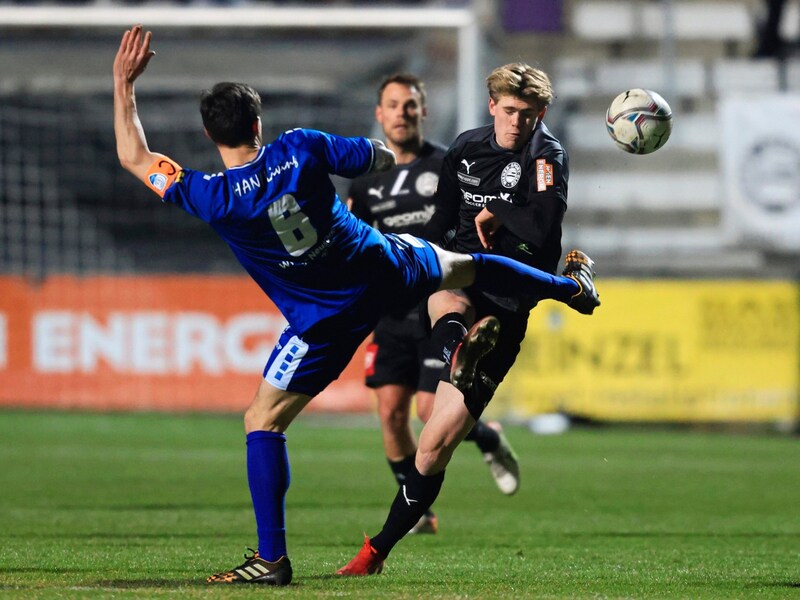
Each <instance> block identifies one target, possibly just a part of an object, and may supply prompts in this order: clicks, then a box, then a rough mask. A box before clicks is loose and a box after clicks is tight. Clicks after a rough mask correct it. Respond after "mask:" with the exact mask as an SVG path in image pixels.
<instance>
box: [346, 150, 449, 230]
mask: <svg viewBox="0 0 800 600" xmlns="http://www.w3.org/2000/svg"><path fill="white" fill-rule="evenodd" d="M445 152H446V150H445V148H444V147H442V146H439V145H436V144H432V143H431V142H424V143H423V145H422V150H421V152H420V154H419V156H418V157H417V158H416V159H415V160H414V161H412V162H410V163H408V164H405V165H397V166H396V167H395V168H393V169H390V170H389V171H385V172H383V173H372V174H369V175H364V176H362V177H359V178H358V179H356V180H354V181H353V183H352V185H351V186H350V193H349V194H348V195H349V197H350V199H351V200H352V206H351V207H350V210H351V211H353V214H354V215H356V216H357V217H359V218H360V219H362V220H363V221H366V222H367V223H369V224H370V225H372V226H373V227H375V229H378V230H379V231H382V232H384V233H410V234H411V235H415V236H422V232H423V229H424V227H425V225H426V223H427V222H428V221H429V220H430V218H431V217H432V216H433V214H434V212H435V210H434V209H435V204H434V193H435V192H436V186H437V184H438V182H439V171H440V169H441V166H442V160H443V159H444V155H445Z"/></svg>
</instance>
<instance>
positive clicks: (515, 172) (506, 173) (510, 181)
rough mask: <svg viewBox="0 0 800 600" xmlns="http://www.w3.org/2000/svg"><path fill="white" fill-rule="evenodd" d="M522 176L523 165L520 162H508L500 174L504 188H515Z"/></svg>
mask: <svg viewBox="0 0 800 600" xmlns="http://www.w3.org/2000/svg"><path fill="white" fill-rule="evenodd" d="M520 177H522V167H521V166H520V165H519V163H518V162H512V163H508V164H507V165H506V168H505V169H503V172H502V173H501V174H500V183H502V184H503V187H504V188H513V187H514V186H515V185H517V184H518V183H519V178H520Z"/></svg>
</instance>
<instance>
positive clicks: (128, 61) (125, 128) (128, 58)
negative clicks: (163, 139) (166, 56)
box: [113, 25, 165, 182]
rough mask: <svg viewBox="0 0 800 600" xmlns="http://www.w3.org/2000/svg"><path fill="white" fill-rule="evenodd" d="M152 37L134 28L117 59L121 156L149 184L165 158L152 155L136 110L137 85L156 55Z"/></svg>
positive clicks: (117, 130) (124, 39)
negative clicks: (157, 164)
mask: <svg viewBox="0 0 800 600" xmlns="http://www.w3.org/2000/svg"><path fill="white" fill-rule="evenodd" d="M151 37H152V34H151V33H150V32H149V31H148V32H146V33H145V32H143V30H142V26H141V25H134V26H133V27H132V28H131V29H130V30H128V31H126V32H125V33H124V34H123V36H122V41H121V42H120V45H119V50H117V56H116V58H115V59H114V69H113V71H114V134H115V135H116V138H117V156H118V157H119V162H120V164H122V166H123V167H125V169H127V170H128V171H130V172H131V173H133V174H134V175H135V176H136V177H137V178H138V179H140V180H142V181H145V182H147V174H148V170H149V169H150V167H151V166H152V165H153V164H154V163H155V162H156V161H157V160H159V159H163V158H165V157H164V155H163V154H157V153H154V152H151V151H150V149H149V148H148V146H147V138H146V137H145V134H144V129H143V128H142V123H141V121H140V120H139V115H138V113H137V110H136V97H135V95H134V90H133V82H134V81H136V78H137V77H139V75H141V74H142V73H143V72H144V70H145V69H146V68H147V63H149V62H150V59H151V58H153V56H154V55H155V52H153V51H152V50H151V49H150V39H151Z"/></svg>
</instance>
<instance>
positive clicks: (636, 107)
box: [606, 88, 672, 154]
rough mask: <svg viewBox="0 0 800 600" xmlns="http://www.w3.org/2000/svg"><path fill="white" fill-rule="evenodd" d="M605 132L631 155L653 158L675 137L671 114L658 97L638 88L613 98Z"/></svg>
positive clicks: (665, 102) (653, 93)
mask: <svg viewBox="0 0 800 600" xmlns="http://www.w3.org/2000/svg"><path fill="white" fill-rule="evenodd" d="M606 128H607V129H608V135H610V136H611V139H612V140H614V142H615V143H616V144H617V146H619V147H620V148H622V149H623V150H625V152H630V153H631V154H650V153H651V152H655V151H656V150H658V149H659V148H661V147H662V146H663V145H664V144H666V143H667V140H668V139H669V134H670V133H672V110H671V109H670V107H669V104H667V101H666V100H664V98H662V97H661V96H660V95H659V94H657V93H655V92H651V91H650V90H643V89H641V88H635V89H632V90H627V91H625V92H622V93H621V94H620V95H619V96H617V97H616V98H614V100H613V101H612V102H611V106H609V107H608V111H607V112H606Z"/></svg>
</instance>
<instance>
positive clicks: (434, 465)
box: [337, 382, 475, 576]
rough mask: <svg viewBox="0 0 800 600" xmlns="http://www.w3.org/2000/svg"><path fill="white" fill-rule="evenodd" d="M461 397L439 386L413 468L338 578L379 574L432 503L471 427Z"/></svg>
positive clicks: (423, 429) (472, 420) (455, 391)
mask: <svg viewBox="0 0 800 600" xmlns="http://www.w3.org/2000/svg"><path fill="white" fill-rule="evenodd" d="M463 398H464V397H463V395H462V394H461V392H459V391H458V390H457V389H456V388H455V387H454V386H452V385H450V384H448V383H444V382H443V383H441V384H440V385H439V388H438V390H437V392H436V399H435V401H434V407H433V412H432V414H431V417H430V419H429V420H428V422H427V423H426V424H425V426H424V427H423V428H422V433H421V434H420V440H419V449H418V450H417V457H416V461H415V465H414V469H412V471H411V472H410V473H409V474H408V477H407V478H406V481H405V483H404V485H403V486H402V487H401V488H400V490H399V491H398V493H397V495H396V496H395V499H394V501H393V502H392V506H391V508H390V509H389V515H388V516H387V518H386V522H385V523H384V525H383V529H381V531H380V533H378V535H376V536H374V537H373V538H368V537H367V538H365V540H364V545H363V547H362V548H361V550H360V551H359V552H358V554H357V555H356V556H355V557H354V558H353V560H351V561H350V562H349V563H348V564H347V565H345V566H344V567H342V568H341V569H339V570H338V571H337V574H338V575H350V576H358V575H372V574H375V573H379V572H380V571H381V570H382V569H383V561H384V560H385V558H386V557H387V556H388V555H389V553H390V552H391V551H392V548H394V546H395V545H396V544H397V543H398V542H399V541H400V540H401V539H402V538H403V537H404V536H405V535H406V533H407V532H408V531H409V528H410V527H411V526H413V524H414V523H416V522H417V521H418V520H419V518H420V517H421V516H422V515H423V514H424V512H425V510H426V509H427V508H428V507H430V506H431V505H432V504H433V502H434V500H435V499H436V497H437V496H438V495H439V491H440V490H441V487H442V483H443V481H444V470H445V467H446V466H447V463H448V462H449V461H450V458H451V457H452V455H453V451H454V450H455V448H456V447H457V446H458V444H459V443H460V442H461V440H463V439H464V437H465V436H466V435H467V433H468V432H469V431H470V429H472V427H473V426H474V424H475V420H474V419H473V418H472V416H471V415H470V413H469V411H468V410H467V408H466V406H465V405H464V402H463Z"/></svg>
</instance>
